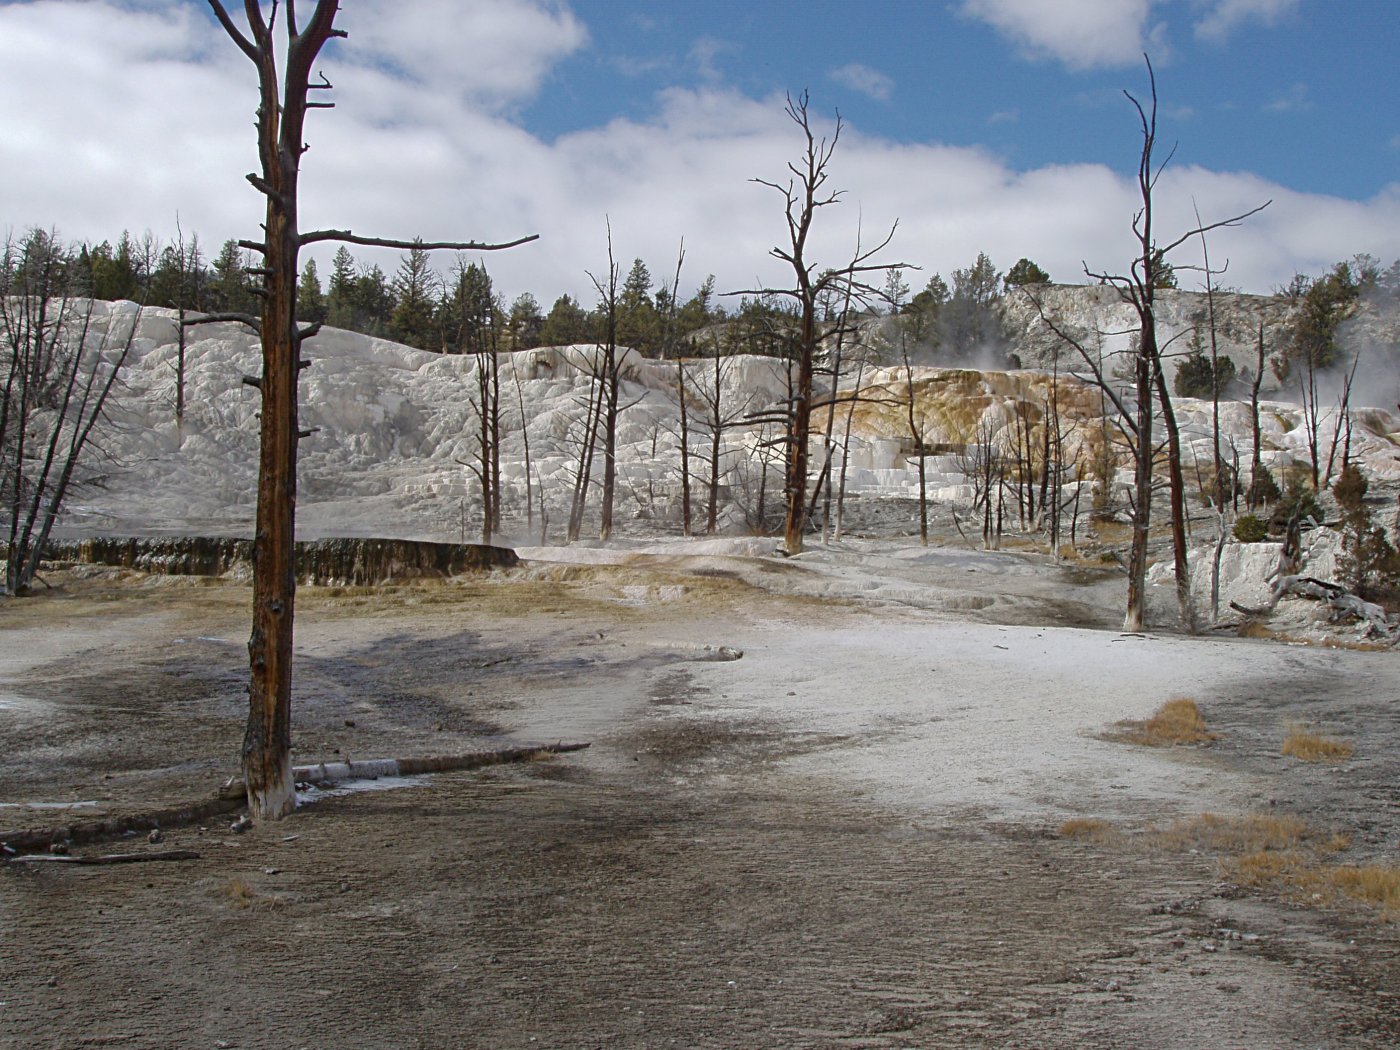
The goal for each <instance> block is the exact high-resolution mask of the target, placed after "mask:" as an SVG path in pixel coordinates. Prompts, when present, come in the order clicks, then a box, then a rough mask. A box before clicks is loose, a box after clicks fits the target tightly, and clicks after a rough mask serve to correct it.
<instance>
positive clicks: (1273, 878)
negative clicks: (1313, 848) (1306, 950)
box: [1223, 850, 1400, 917]
mask: <svg viewBox="0 0 1400 1050" xmlns="http://www.w3.org/2000/svg"><path fill="white" fill-rule="evenodd" d="M1223 867H1224V870H1225V874H1226V876H1227V877H1228V878H1229V879H1230V880H1231V881H1233V882H1236V883H1238V884H1239V885H1241V886H1247V887H1250V888H1252V889H1268V890H1272V891H1274V892H1276V893H1280V894H1282V895H1284V896H1286V897H1291V898H1294V899H1297V900H1302V901H1304V902H1305V903H1310V904H1331V903H1335V902H1336V901H1337V900H1338V899H1339V898H1345V899H1348V900H1353V901H1359V902H1361V903H1363V904H1371V905H1374V906H1376V907H1378V908H1380V910H1381V912H1382V913H1383V914H1384V915H1386V916H1387V917H1394V916H1397V915H1400V868H1397V867H1393V866H1391V865H1387V864H1362V865H1357V864H1327V863H1324V862H1322V861H1321V860H1319V859H1318V857H1317V856H1316V855H1315V854H1309V853H1306V852H1304V851H1301V850H1288V851H1285V852H1281V853H1279V852H1271V851H1260V852H1257V853H1246V854H1245V855H1244V856H1241V857H1235V858H1232V859H1231V860H1228V861H1226V862H1225V864H1224V865H1223Z"/></svg>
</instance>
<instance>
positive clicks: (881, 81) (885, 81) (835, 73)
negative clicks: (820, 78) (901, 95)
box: [827, 62, 894, 102]
mask: <svg viewBox="0 0 1400 1050" xmlns="http://www.w3.org/2000/svg"><path fill="white" fill-rule="evenodd" d="M827 77H829V78H830V79H831V80H834V81H835V82H836V83H838V84H840V85H841V86H842V87H848V88H850V89H851V90H852V91H859V92H860V93H861V94H862V95H867V96H869V97H870V98H873V99H875V100H876V101H877V102H885V101H887V100H888V99H889V97H890V95H891V93H893V91H894V81H893V80H891V79H890V78H889V77H887V76H885V74H883V73H881V72H880V71H879V70H878V69H871V68H870V67H869V66H863V65H861V64H860V63H859V62H851V63H849V64H847V65H844V66H841V67H840V68H838V69H833V70H832V71H831V72H830V73H828V74H827Z"/></svg>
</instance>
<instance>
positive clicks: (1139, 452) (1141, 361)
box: [1023, 56, 1272, 631]
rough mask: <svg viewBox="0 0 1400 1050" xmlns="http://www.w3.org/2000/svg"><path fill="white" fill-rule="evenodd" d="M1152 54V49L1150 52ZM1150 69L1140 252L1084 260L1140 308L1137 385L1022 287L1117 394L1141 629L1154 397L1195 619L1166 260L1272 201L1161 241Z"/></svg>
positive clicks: (1185, 587) (1141, 114)
mask: <svg viewBox="0 0 1400 1050" xmlns="http://www.w3.org/2000/svg"><path fill="white" fill-rule="evenodd" d="M1144 58H1146V56H1144ZM1147 76H1148V84H1149V86H1150V89H1151V91H1150V95H1149V98H1148V103H1147V105H1146V106H1144V104H1143V103H1142V102H1140V101H1139V100H1138V99H1137V98H1136V97H1135V96H1134V95H1133V94H1132V93H1131V92H1128V91H1125V92H1124V95H1125V96H1126V97H1127V99H1128V101H1129V102H1131V103H1132V105H1133V108H1134V109H1135V110H1136V111H1137V115H1138V122H1139V127H1140V130H1141V135H1142V149H1141V151H1140V153H1139V154H1138V172H1137V185H1138V194H1139V199H1140V201H1141V204H1140V206H1139V208H1138V211H1137V212H1136V214H1135V215H1134V216H1133V221H1132V230H1133V238H1134V240H1135V241H1136V242H1137V252H1136V254H1135V256H1134V258H1133V261H1132V264H1131V265H1130V266H1129V270H1128V273H1127V274H1118V273H1108V272H1096V271H1093V270H1090V269H1089V267H1088V265H1087V264H1086V265H1085V267H1084V272H1085V274H1086V275H1087V276H1089V277H1091V278H1093V279H1094V280H1096V281H1097V282H1099V283H1100V284H1108V285H1112V286H1113V287H1114V288H1115V289H1117V291H1118V295H1119V298H1120V299H1121V300H1122V301H1123V302H1124V303H1127V304H1128V305H1129V306H1131V307H1132V308H1133V312H1134V313H1135V314H1136V315H1137V322H1138V323H1137V325H1136V332H1137V340H1136V342H1137V345H1136V347H1135V348H1134V351H1133V386H1132V394H1131V396H1125V395H1123V394H1121V393H1120V392H1119V391H1117V390H1116V389H1114V388H1113V386H1112V384H1111V383H1110V382H1109V377H1107V376H1106V375H1105V374H1104V371H1103V365H1102V362H1101V361H1097V360H1096V359H1095V356H1094V355H1093V354H1091V353H1090V352H1089V350H1088V348H1087V347H1085V346H1084V344H1083V342H1082V341H1081V340H1078V339H1077V338H1075V337H1074V336H1072V335H1070V334H1069V333H1067V332H1066V331H1065V329H1064V328H1063V326H1060V325H1058V324H1056V323H1054V322H1053V321H1052V320H1051V319H1050V318H1049V317H1048V316H1047V314H1046V312H1045V310H1044V309H1043V307H1042V304H1041V302H1040V300H1039V299H1038V297H1036V296H1035V295H1034V294H1033V293H1032V292H1031V291H1029V290H1026V289H1023V291H1026V294H1027V295H1028V296H1029V297H1030V299H1031V302H1032V303H1033V304H1034V305H1035V306H1036V311H1037V313H1038V314H1039V315H1040V317H1041V319H1042V320H1043V321H1045V322H1046V323H1047V325H1048V326H1049V327H1050V328H1051V330H1052V331H1054V332H1055V334H1056V335H1057V336H1059V337H1060V338H1061V339H1062V340H1064V341H1066V342H1068V343H1069V344H1070V345H1071V346H1073V347H1074V348H1075V349H1076V351H1078V353H1079V355H1080V356H1081V358H1083V360H1084V362H1085V364H1086V365H1087V366H1088V367H1089V369H1090V372H1091V373H1092V375H1093V380H1092V381H1093V382H1094V383H1095V385H1097V386H1098V387H1099V389H1100V390H1101V391H1103V392H1104V393H1105V394H1106V395H1107V396H1108V397H1109V399H1110V400H1111V401H1112V402H1113V404H1114V407H1115V408H1116V409H1117V410H1118V412H1119V415H1120V419H1121V423H1122V426H1123V430H1124V433H1125V434H1126V435H1127V436H1128V439H1129V444H1130V446H1131V447H1132V453H1133V508H1132V542H1131V544H1130V546H1129V551H1128V599H1127V611H1126V613H1125V614H1124V618H1123V629H1124V630H1125V631H1140V630H1142V627H1143V623H1144V611H1145V607H1146V583H1147V543H1148V536H1149V531H1150V527H1151V523H1152V490H1153V468H1154V465H1155V459H1156V455H1157V445H1156V442H1155V440H1154V437H1153V431H1154V413H1153V409H1152V405H1153V401H1154V398H1155V400H1157V401H1158V403H1159V404H1160V406H1161V410H1162V415H1163V424H1164V428H1165V430H1166V432H1167V445H1168V456H1167V467H1168V477H1169V481H1170V493H1171V507H1172V523H1171V524H1172V549H1173V555H1174V563H1175V568H1176V590H1177V604H1178V608H1179V609H1180V611H1181V615H1182V619H1183V623H1184V624H1187V625H1189V622H1190V619H1191V605H1190V576H1189V565H1188V562H1187V549H1186V496H1185V480H1184V478H1183V477H1182V473H1181V454H1180V436H1179V434H1178V432H1177V427H1176V417H1175V413H1174V412H1173V411H1172V405H1171V395H1170V392H1169V391H1168V389H1167V383H1166V377H1165V374H1164V372H1163V369H1162V351H1163V348H1162V347H1161V345H1160V344H1159V343H1158V341H1157V300H1156V293H1157V289H1158V288H1159V287H1160V286H1161V284H1162V283H1163V281H1162V278H1163V276H1164V274H1165V271H1166V270H1167V268H1168V265H1169V264H1168V262H1167V256H1168V255H1170V254H1171V252H1172V251H1174V250H1175V249H1177V248H1179V247H1181V245H1183V244H1185V243H1186V242H1187V241H1189V240H1191V239H1192V238H1194V237H1197V236H1200V235H1201V234H1204V233H1208V232H1209V231H1211V230H1217V229H1223V228H1226V227H1233V226H1238V225H1239V224H1240V223H1241V222H1242V221H1244V220H1245V219H1246V218H1248V217H1249V216H1251V215H1254V214H1256V213H1258V212H1260V211H1262V210H1263V209H1265V208H1267V207H1268V206H1269V204H1270V203H1272V202H1270V201H1265V202H1264V203H1263V204H1261V205H1259V206H1258V207H1256V208H1251V209H1250V210H1249V211H1246V212H1242V213H1241V214H1239V215H1235V216H1233V217H1231V218H1228V219H1222V220H1220V221H1218V222H1213V223H1208V224H1198V225H1197V226H1196V227H1195V228H1194V229H1191V230H1188V231H1187V232H1186V233H1184V234H1182V235H1181V236H1179V237H1177V238H1176V239H1175V240H1173V241H1171V242H1170V243H1168V244H1165V245H1158V243H1157V240H1156V234H1155V231H1154V226H1153V220H1154V215H1153V193H1154V191H1155V190H1156V186H1157V180H1158V179H1159V178H1160V177H1161V175H1162V171H1163V169H1164V168H1165V167H1166V165H1167V164H1168V163H1170V161H1171V154H1170V153H1168V155H1167V158H1166V159H1165V160H1163V161H1162V162H1161V164H1158V163H1157V162H1156V160H1155V159H1154V152H1155V149H1156V145H1157V79H1156V76H1155V74H1154V73H1153V71H1152V63H1151V61H1150V60H1148V61H1147Z"/></svg>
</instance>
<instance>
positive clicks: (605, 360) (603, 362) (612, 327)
mask: <svg viewBox="0 0 1400 1050" xmlns="http://www.w3.org/2000/svg"><path fill="white" fill-rule="evenodd" d="M620 276H621V272H620V270H619V268H618V264H617V262H616V261H615V260H614V259H613V245H612V224H611V223H609V224H608V272H607V276H606V277H605V278H603V279H599V278H598V277H595V276H594V275H593V274H591V273H590V274H589V275H588V278H589V280H591V281H592V282H593V287H594V288H595V289H597V291H598V295H599V296H600V300H599V303H598V305H599V307H600V308H601V309H602V312H603V339H602V342H600V343H599V344H598V352H597V354H595V355H594V359H593V360H594V369H593V370H594V379H595V380H596V381H597V383H598V387H599V394H598V410H597V411H598V424H597V427H596V428H595V431H594V436H595V439H596V436H597V431H598V430H601V431H602V433H603V494H602V505H601V507H600V510H599V513H600V515H601V524H600V525H599V527H598V538H599V539H601V540H604V541H606V540H608V539H610V538H611V537H612V530H613V504H614V502H615V500H616V493H617V421H618V416H619V414H620V413H621V406H620V404H619V401H620V399H621V393H622V364H623V361H624V359H625V358H626V357H627V354H628V353H629V352H630V350H629V349H628V348H624V347H619V346H618V345H617V311H618V283H619V278H620Z"/></svg>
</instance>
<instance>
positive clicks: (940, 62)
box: [523, 0, 1400, 197]
mask: <svg viewBox="0 0 1400 1050" xmlns="http://www.w3.org/2000/svg"><path fill="white" fill-rule="evenodd" d="M1012 6H1014V5H1012ZM1031 6H1036V7H1041V8H1044V9H1048V10H1050V11H1051V12H1052V13H1053V12H1054V10H1055V9H1056V8H1057V6H1058V7H1061V8H1064V9H1065V10H1066V11H1067V10H1068V9H1069V8H1071V7H1083V8H1084V9H1085V10H1090V9H1092V7H1094V6H1098V7H1101V8H1107V7H1110V6H1113V2H1112V0H1099V2H1098V3H1097V4H1090V5H1075V4H1062V5H1057V4H1056V3H1055V2H1054V0H1043V2H1042V3H1039V4H1033V5H1031ZM1123 6H1124V7H1125V8H1132V7H1135V6H1137V5H1134V4H1132V3H1127V4H1124V5H1123ZM1241 6H1242V7H1243V8H1245V9H1247V10H1250V9H1252V10H1255V11H1257V12H1259V14H1257V15H1255V16H1254V17H1245V18H1244V20H1243V21H1241V22H1240V23H1239V24H1238V26H1237V27H1235V28H1232V29H1229V30H1228V31H1225V32H1223V33H1222V34H1221V35H1219V36H1206V37H1203V36H1201V35H1199V34H1198V33H1197V32H1196V29H1195V27H1196V25H1197V23H1199V22H1200V21H1201V20H1202V19H1203V18H1204V17H1205V15H1206V14H1207V13H1208V7H1207V6H1206V5H1199V4H1192V3H1190V2H1188V0H1175V2H1172V3H1166V4H1158V5H1153V6H1151V7H1148V6H1147V5H1142V7H1143V9H1144V10H1146V11H1147V16H1146V19H1145V23H1144V29H1145V30H1146V32H1145V33H1144V36H1143V38H1142V41H1141V44H1142V47H1140V48H1139V47H1137V46H1135V45H1134V44H1132V43H1127V44H1125V45H1124V46H1122V47H1119V48H1117V49H1115V51H1114V52H1113V57H1112V58H1105V59H1103V60H1102V61H1099V62H1096V63H1094V64H1093V65H1091V66H1087V67H1085V66H1083V65H1079V64H1075V63H1067V62H1066V61H1065V60H1064V59H1062V58H1056V57H1055V56H1054V55H1053V53H1051V52H1047V51H1045V50H1040V51H1038V52H1036V53H1034V54H1033V55H1028V54H1027V53H1026V50H1025V48H1024V45H1018V44H1017V43H1016V42H1015V41H1014V40H1011V39H1008V36H1007V34H1006V33H1004V32H999V31H998V30H997V28H996V27H994V26H993V25H990V24H988V23H987V22H986V21H983V20H981V19H979V18H978V17H976V15H975V14H972V13H967V12H960V8H959V5H957V4H954V3H947V2H943V3H937V2H928V3H916V2H898V0H875V2H871V3H853V2H845V3H842V2H833V0H816V2H813V3H803V4H797V3H792V2H786V0H742V2H740V0H709V2H706V3H691V4H683V3H677V4H666V5H658V4H655V3H642V2H635V0H581V2H577V3H574V4H573V5H572V9H573V10H574V12H575V13H576V14H577V15H578V16H579V17H580V19H581V20H582V21H583V22H584V23H585V24H586V25H587V26H588V29H589V35H590V44H589V46H587V47H585V48H582V49H580V50H579V51H578V52H576V53H575V54H573V55H571V56H569V57H568V58H567V59H565V60H564V61H563V62H561V63H560V64H559V66H558V67H557V68H556V70H555V71H554V73H553V74H552V77H551V79H550V81H549V82H548V83H547V84H546V86H545V88H544V90H543V91H542V92H541V95H540V97H539V98H538V99H537V100H536V101H535V102H534V103H533V104H532V105H530V106H529V107H528V108H527V109H526V110H524V113H523V117H524V121H525V124H526V126H528V127H530V128H531V129H533V130H535V131H537V132H538V133H540V134H542V135H546V136H549V135H555V134H558V133H560V132H566V131H573V130H578V129H579V128H581V127H585V126H589V125H593V124H599V123H603V122H606V121H607V120H609V119H611V118H612V117H614V116H617V115H619V114H620V115H624V116H628V117H631V118H632V119H639V120H640V119H646V118H647V117H648V116H649V115H650V114H651V113H652V112H653V111H654V109H655V103H654V96H655V94H656V93H657V92H658V91H661V90H662V89H664V88H666V87H669V86H672V85H684V86H687V87H693V88H703V87H705V86H707V85H713V84H718V83H723V84H727V85H730V86H733V87H735V88H737V89H739V90H740V91H742V92H743V93H744V94H746V95H749V96H751V97H758V98H762V97H766V96H768V95H770V94H771V93H773V92H782V91H785V90H800V89H802V88H804V87H805V88H807V89H809V90H810V92H811V94H812V98H813V101H814V103H815V104H816V105H818V106H820V107H822V108H824V109H832V108H839V109H840V111H841V113H842V115H843V116H844V117H845V118H846V119H847V120H848V121H849V122H850V123H851V124H852V126H853V127H856V128H858V129H859V130H861V131H862V132H864V133H867V134H871V135H880V136H885V137H888V138H891V139H895V140H897V141H901V142H931V141H935V142H943V143H949V144H953V145H961V146H984V147H986V148H989V149H992V150H995V151H996V152H997V153H998V154H999V155H1001V156H1003V157H1005V158H1006V160H1007V161H1008V163H1010V164H1012V165H1014V166H1016V167H1019V168H1026V167H1035V166H1040V165H1043V164H1065V163H1078V162H1084V161H1089V162H1095V163H1103V164H1108V165H1111V166H1113V167H1114V168H1116V169H1118V170H1121V171H1124V172H1131V171H1133V170H1135V167H1136V159H1137V157H1136V147H1137V141H1136V137H1135V128H1134V126H1133V119H1134V117H1133V114H1132V112H1131V111H1130V109H1129V108H1128V105H1127V103H1126V100H1125V99H1123V97H1122V91H1123V89H1125V88H1127V89H1129V90H1132V91H1134V92H1135V93H1139V94H1145V92H1146V88H1147V78H1146V75H1145V71H1144V67H1143V62H1142V58H1141V57H1140V56H1141V53H1142V51H1144V50H1145V51H1147V52H1149V53H1150V54H1151V56H1152V58H1153V62H1154V66H1155V68H1156V71H1157V75H1158V80H1159V96H1160V102H1161V107H1162V125H1163V136H1162V137H1163V140H1164V141H1166V142H1172V141H1175V142H1176V143H1177V144H1178V146H1179V148H1178V152H1177V159H1178V160H1180V161H1181V162H1183V163H1191V164H1204V165H1208V166H1210V167H1213V168H1218V169H1222V170H1243V171H1253V172H1258V173H1260V174H1264V175H1267V176H1268V177H1270V178H1274V179H1278V180H1280V181H1281V182H1284V183H1285V184H1287V185H1289V186H1291V187H1293V188H1295V189H1299V190H1306V191H1310V192H1319V193H1336V194H1341V195H1345V196H1350V197H1366V196H1370V195H1372V194H1375V193H1376V192H1378V191H1379V190H1380V189H1381V188H1382V187H1384V186H1385V185H1386V184H1388V183H1393V182H1395V181H1397V179H1400V109H1397V108H1396V107H1395V102H1394V100H1396V99H1397V96H1400V74H1398V73H1397V58H1400V2H1396V0H1301V2H1292V3H1283V2H1280V3H1269V2H1268V0H1263V2H1261V3H1257V4H1246V5H1241ZM1270 12H1272V16H1271V17H1263V16H1264V15H1266V14H1268V13H1270ZM1064 17H1070V16H1069V15H1065V16H1064ZM853 66H858V67H863V70H864V71H866V74H865V75H864V77H862V72H861V71H859V70H858V71H854V72H852V71H851V67H853ZM843 70H845V71H846V72H845V73H844V74H843V73H842V72H841V71H843Z"/></svg>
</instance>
